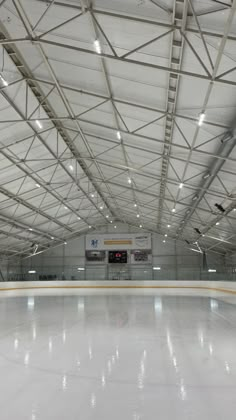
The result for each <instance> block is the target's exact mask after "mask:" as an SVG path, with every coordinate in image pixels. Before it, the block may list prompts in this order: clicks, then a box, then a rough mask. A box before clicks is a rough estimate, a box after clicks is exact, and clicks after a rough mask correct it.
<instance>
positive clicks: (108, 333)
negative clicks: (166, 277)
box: [0, 288, 236, 420]
mask: <svg viewBox="0 0 236 420" xmlns="http://www.w3.org/2000/svg"><path fill="white" fill-rule="evenodd" d="M235 304H236V294H233V292H231V293H227V291H222V292H220V291H214V290H213V291H210V290H201V289H181V288H180V289H172V288H170V289H147V290H146V289H127V290H126V289H100V290H99V289H98V290H96V289H91V290H90V289H65V290H64V289H63V288H62V289H55V290H53V289H48V290H47V289H46V290H40V289H37V290H23V291H20V290H14V291H12V292H7V291H1V292H0V311H1V316H0V323H1V329H0V334H1V336H0V339H1V341H0V344H1V345H0V367H1V375H0V389H1V392H0V413H1V414H0V418H1V419H2V420H13V419H18V420H49V419H50V420H52V419H57V420H62V419H63V420H64V419H67V420H75V419H76V420H77V419H81V420H90V419H94V420H95V419H99V420H100V419H101V420H108V419H109V420H111V419H113V420H118V419H124V420H143V419H145V420H156V419H160V420H171V419H175V420H180V419H181V420H183V419H186V420H187V419H188V420H190V419H191V420H192V419H193V420H199V419H201V420H213V419H214V420H223V419H227V420H235V413H236V397H235V396H236V353H235V349H236V335H235V328H236V306H235Z"/></svg>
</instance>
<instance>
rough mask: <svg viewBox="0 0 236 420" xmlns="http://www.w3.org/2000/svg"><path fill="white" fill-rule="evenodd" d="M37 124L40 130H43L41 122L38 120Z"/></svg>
mask: <svg viewBox="0 0 236 420" xmlns="http://www.w3.org/2000/svg"><path fill="white" fill-rule="evenodd" d="M35 122H36V124H37V126H38V128H40V130H42V128H43V126H42V124H41V122H40V121H39V120H36V121H35Z"/></svg>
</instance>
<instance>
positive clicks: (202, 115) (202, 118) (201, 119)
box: [198, 112, 206, 126]
mask: <svg viewBox="0 0 236 420" xmlns="http://www.w3.org/2000/svg"><path fill="white" fill-rule="evenodd" d="M205 117H206V114H205V113H204V112H201V114H199V120H198V125H200V126H201V125H202V124H203V121H204V120H205Z"/></svg>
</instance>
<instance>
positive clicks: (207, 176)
mask: <svg viewBox="0 0 236 420" xmlns="http://www.w3.org/2000/svg"><path fill="white" fill-rule="evenodd" d="M210 175H211V174H210V173H209V172H207V173H206V174H205V175H203V177H202V178H203V179H207V178H209V176H210Z"/></svg>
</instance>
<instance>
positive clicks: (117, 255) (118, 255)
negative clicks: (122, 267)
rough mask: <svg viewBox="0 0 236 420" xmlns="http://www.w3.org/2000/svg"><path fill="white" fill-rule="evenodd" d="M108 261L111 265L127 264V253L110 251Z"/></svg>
mask: <svg viewBox="0 0 236 420" xmlns="http://www.w3.org/2000/svg"><path fill="white" fill-rule="evenodd" d="M108 261H109V263H110V264H126V263H127V251H109V254H108Z"/></svg>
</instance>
